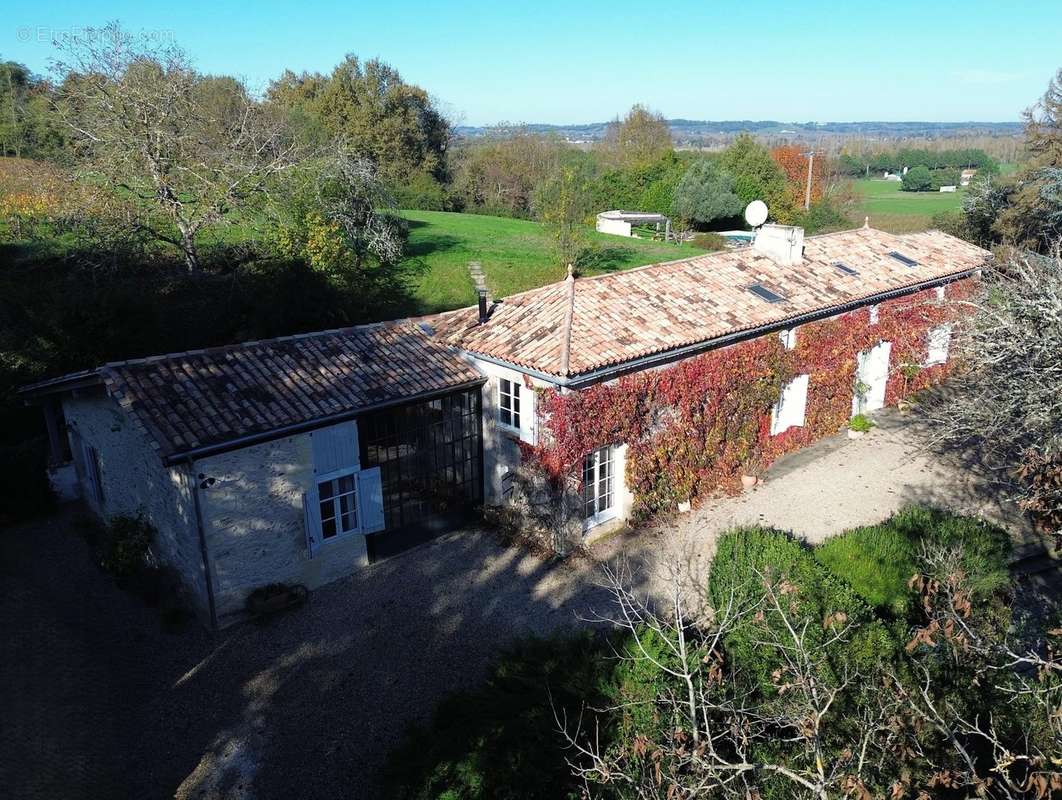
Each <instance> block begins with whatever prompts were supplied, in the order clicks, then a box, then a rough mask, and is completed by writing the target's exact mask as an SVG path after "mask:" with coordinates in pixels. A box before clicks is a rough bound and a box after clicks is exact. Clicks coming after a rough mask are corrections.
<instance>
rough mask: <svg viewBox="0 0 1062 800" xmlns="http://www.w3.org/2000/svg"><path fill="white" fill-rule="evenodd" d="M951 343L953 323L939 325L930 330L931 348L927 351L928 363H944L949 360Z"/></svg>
mask: <svg viewBox="0 0 1062 800" xmlns="http://www.w3.org/2000/svg"><path fill="white" fill-rule="evenodd" d="M950 344H951V325H938V326H937V327H935V328H931V329H930V331H929V348H928V352H927V353H926V365H927V366H928V365H931V364H943V363H944V362H945V361H947V360H948V347H949V345H950Z"/></svg>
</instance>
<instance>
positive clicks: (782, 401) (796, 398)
mask: <svg viewBox="0 0 1062 800" xmlns="http://www.w3.org/2000/svg"><path fill="white" fill-rule="evenodd" d="M807 405H808V376H807V375H798V376H797V377H795V378H793V380H791V381H789V383H787V384H786V385H785V386H784V387H783V388H782V395H781V397H779V398H778V402H777V403H775V405H774V408H773V409H772V410H771V435H772V436H775V435H777V434H779V433H784V432H785V431H787V430H789V429H790V428H792V427H794V426H795V427H801V426H803V424H804V414H805V412H806V410H807Z"/></svg>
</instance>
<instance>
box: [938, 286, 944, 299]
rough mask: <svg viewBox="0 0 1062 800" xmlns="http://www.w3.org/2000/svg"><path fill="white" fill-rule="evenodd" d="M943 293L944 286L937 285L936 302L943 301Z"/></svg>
mask: <svg viewBox="0 0 1062 800" xmlns="http://www.w3.org/2000/svg"><path fill="white" fill-rule="evenodd" d="M944 294H945V291H944V287H943V286H938V287H937V302H938V303H943V302H944Z"/></svg>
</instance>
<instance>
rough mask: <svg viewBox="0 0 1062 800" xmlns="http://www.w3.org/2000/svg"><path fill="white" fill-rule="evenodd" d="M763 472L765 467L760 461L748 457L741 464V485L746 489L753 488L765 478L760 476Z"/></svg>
mask: <svg viewBox="0 0 1062 800" xmlns="http://www.w3.org/2000/svg"><path fill="white" fill-rule="evenodd" d="M762 473H763V468H762V466H761V465H760V463H759V461H757V460H756V459H748V460H746V461H744V462H743V463H742V464H741V485H742V487H744V488H745V489H751V488H752V487H753V486H755V485H756V484H757V483H761V482H762V481H763V478H761V477H760V476H761V475H762Z"/></svg>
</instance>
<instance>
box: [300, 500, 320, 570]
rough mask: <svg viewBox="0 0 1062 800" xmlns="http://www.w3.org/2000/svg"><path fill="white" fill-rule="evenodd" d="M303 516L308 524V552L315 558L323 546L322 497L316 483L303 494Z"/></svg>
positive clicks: (306, 524)
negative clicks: (318, 549) (319, 548)
mask: <svg viewBox="0 0 1062 800" xmlns="http://www.w3.org/2000/svg"><path fill="white" fill-rule="evenodd" d="M302 516H303V521H304V524H305V526H306V552H307V553H309V555H310V558H313V557H314V556H315V555H317V548H318V547H320V546H321V498H320V495H319V494H318V493H317V486H316V485H315V486H313V487H312V488H311V489H310V491H308V492H306V493H305V494H304V495H303V496H302Z"/></svg>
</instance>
